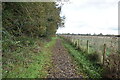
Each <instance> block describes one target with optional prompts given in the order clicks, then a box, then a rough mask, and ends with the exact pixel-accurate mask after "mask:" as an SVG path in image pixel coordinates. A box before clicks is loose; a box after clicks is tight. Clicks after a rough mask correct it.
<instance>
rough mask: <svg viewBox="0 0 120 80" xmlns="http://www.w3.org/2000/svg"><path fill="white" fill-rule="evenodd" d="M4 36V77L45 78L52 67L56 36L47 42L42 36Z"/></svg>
mask: <svg viewBox="0 0 120 80" xmlns="http://www.w3.org/2000/svg"><path fill="white" fill-rule="evenodd" d="M11 37H12V36H11V35H8V34H7V35H6V36H5V37H4V38H3V41H2V43H3V53H2V54H3V57H2V63H3V64H2V68H3V70H2V77H3V78H45V77H47V69H48V68H49V67H51V47H52V45H54V43H55V38H52V40H51V41H50V42H46V41H44V40H42V39H40V38H30V37H26V36H23V37H17V38H16V37H14V38H11Z"/></svg>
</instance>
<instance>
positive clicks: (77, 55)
mask: <svg viewBox="0 0 120 80" xmlns="http://www.w3.org/2000/svg"><path fill="white" fill-rule="evenodd" d="M63 45H64V46H65V47H66V48H67V50H68V51H69V53H70V55H71V56H72V57H73V59H74V60H75V61H76V63H77V65H78V66H79V68H78V70H79V71H82V72H84V73H85V74H87V78H101V72H102V69H101V68H100V67H98V66H95V65H94V64H93V63H92V62H91V61H89V60H88V59H87V57H86V56H85V53H83V52H80V51H78V50H76V49H75V47H73V46H72V45H70V43H68V42H66V41H64V40H63Z"/></svg>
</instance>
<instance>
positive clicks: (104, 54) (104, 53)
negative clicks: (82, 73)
mask: <svg viewBox="0 0 120 80" xmlns="http://www.w3.org/2000/svg"><path fill="white" fill-rule="evenodd" d="M105 57H106V44H104V50H103V65H104V64H105Z"/></svg>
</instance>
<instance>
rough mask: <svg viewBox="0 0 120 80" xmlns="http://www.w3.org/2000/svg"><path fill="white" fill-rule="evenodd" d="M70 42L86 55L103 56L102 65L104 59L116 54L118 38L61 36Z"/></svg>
mask: <svg viewBox="0 0 120 80" xmlns="http://www.w3.org/2000/svg"><path fill="white" fill-rule="evenodd" d="M61 36H62V37H64V38H65V39H67V40H68V41H70V42H71V43H72V44H73V45H75V46H76V48H79V49H81V50H82V51H85V52H86V53H88V54H91V53H98V54H101V55H103V56H102V57H103V64H104V61H105V57H107V56H108V55H110V54H116V53H118V37H107V36H80V35H61Z"/></svg>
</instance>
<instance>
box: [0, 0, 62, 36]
mask: <svg viewBox="0 0 120 80" xmlns="http://www.w3.org/2000/svg"><path fill="white" fill-rule="evenodd" d="M60 12H61V6H59V5H57V4H56V3H54V2H3V3H2V24H3V29H2V31H3V37H4V34H6V31H7V33H9V34H10V35H13V36H16V37H17V36H23V35H25V36H32V37H36V36H37V37H48V36H51V35H54V34H55V33H56V30H57V29H58V27H59V26H62V25H64V23H63V20H64V19H63V17H60Z"/></svg>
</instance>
